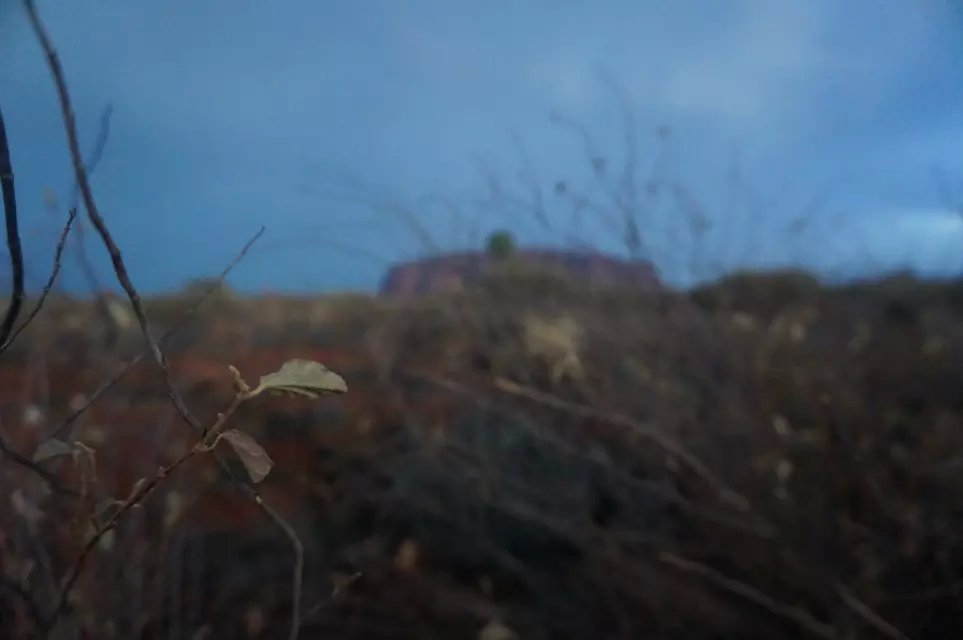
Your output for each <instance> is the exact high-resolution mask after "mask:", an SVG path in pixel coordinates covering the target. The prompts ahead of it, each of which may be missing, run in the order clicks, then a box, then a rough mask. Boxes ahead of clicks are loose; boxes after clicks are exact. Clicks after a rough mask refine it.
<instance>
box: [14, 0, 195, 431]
mask: <svg viewBox="0 0 963 640" xmlns="http://www.w3.org/2000/svg"><path fill="white" fill-rule="evenodd" d="M24 5H25V6H26V8H27V13H28V15H29V17H30V23H31V25H32V26H33V29H34V32H35V34H36V36H37V38H38V40H39V41H40V44H41V46H42V47H43V50H44V53H45V54H46V57H47V63H48V65H49V67H50V72H51V74H52V75H53V79H54V83H55V85H56V87H57V94H58V96H59V98H60V108H61V112H62V115H63V120H64V126H65V128H66V130H67V143H68V146H69V148H70V157H71V159H72V161H73V165H74V174H75V177H76V180H77V185H78V186H79V188H80V195H81V198H82V199H83V202H84V207H85V208H86V209H87V216H88V217H89V218H90V222H91V223H92V224H93V225H94V228H95V229H96V230H97V233H98V234H99V235H100V238H101V240H102V241H103V243H104V246H105V247H106V248H107V252H108V253H109V254H110V260H111V263H112V264H113V266H114V273H115V274H116V276H117V280H118V282H120V285H121V287H123V289H124V292H125V293H126V294H127V297H128V298H129V299H130V303H131V306H133V308H134V313H135V315H136V316H137V321H138V324H139V325H140V330H141V333H142V334H143V336H144V340H145V341H146V342H147V346H148V348H149V349H150V352H151V355H152V356H153V358H154V361H155V362H156V363H157V365H158V366H159V367H160V368H161V370H162V371H163V373H164V381H165V383H166V384H167V389H168V397H169V398H170V400H171V402H172V403H173V404H174V408H175V409H177V412H178V414H180V416H181V417H182V418H183V419H184V421H185V422H187V423H188V424H190V425H191V426H192V427H194V428H195V429H201V428H203V427H202V426H201V424H200V422H199V421H198V420H197V418H195V417H194V416H193V415H191V413H190V411H189V410H188V408H187V406H186V405H185V404H184V399H183V398H182V397H181V394H180V392H179V391H178V390H177V387H176V386H175V384H174V380H173V378H172V376H171V372H170V365H169V363H168V362H167V357H166V356H165V355H164V352H163V351H162V350H161V348H160V345H159V344H158V343H157V340H156V339H155V338H154V335H153V332H152V329H151V325H150V320H149V319H148V318H147V313H146V312H145V310H144V305H143V302H142V301H141V299H140V294H139V293H138V292H137V289H135V288H134V284H133V283H132V282H131V279H130V275H129V274H128V272H127V265H126V264H124V259H123V257H122V255H121V251H120V247H118V246H117V243H116V242H114V238H113V236H112V235H111V233H110V230H109V229H108V228H107V224H106V222H104V218H103V216H101V214H100V210H99V209H98V208H97V202H96V201H95V200H94V194H93V190H92V189H91V187H90V181H89V180H88V179H87V170H86V168H85V167H84V161H83V158H82V157H81V154H80V143H79V142H78V138H77V123H76V118H75V117H74V111H73V107H72V106H71V103H70V94H69V93H68V92H67V84H66V81H65V80H64V74H63V69H62V67H61V65H60V59H59V57H58V56H57V52H56V50H55V49H54V47H53V44H52V43H51V41H50V38H49V36H48V35H47V32H46V29H45V28H44V26H43V24H42V23H41V22H40V16H39V15H38V14H37V8H36V6H35V4H34V0H24Z"/></svg>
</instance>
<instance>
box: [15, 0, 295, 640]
mask: <svg viewBox="0 0 963 640" xmlns="http://www.w3.org/2000/svg"><path fill="white" fill-rule="evenodd" d="M23 1H24V6H25V7H26V9H27V13H28V15H29V17H30V22H31V25H32V26H33V29H34V32H35V33H36V35H37V38H38V39H39V40H40V43H41V45H42V47H43V50H44V53H45V54H46V57H47V62H48V65H49V67H50V71H51V74H52V75H53V78H54V82H55V84H56V87H57V93H58V96H59V98H60V106H61V111H62V114H63V119H64V126H65V128H66V132H67V142H68V145H69V147H70V155H71V158H72V160H73V165H74V173H75V175H76V179H77V185H78V186H79V188H80V194H81V196H82V198H83V202H84V207H85V208H86V209H87V215H88V217H89V218H90V221H91V223H92V224H93V225H94V227H95V228H96V229H97V232H98V233H99V235H100V237H101V239H102V240H103V243H104V245H105V247H106V248H107V251H108V253H109V254H110V257H111V262H112V263H113V266H114V272H115V274H116V276H117V279H118V281H119V282H120V284H121V286H122V287H123V288H124V291H125V292H126V293H127V297H128V298H129V299H130V302H131V305H132V306H133V308H134V312H135V313H136V315H137V319H138V322H139V324H140V328H141V332H142V333H143V335H144V340H145V341H146V343H147V346H148V349H149V351H150V353H151V355H152V356H153V358H154V360H155V362H156V363H157V364H158V366H159V367H160V368H161V370H162V371H163V373H164V379H165V382H166V384H167V388H168V396H169V398H170V400H171V402H172V404H173V405H174V407H175V409H176V410H177V412H178V414H180V416H181V417H182V418H183V419H184V421H185V422H187V423H188V424H190V425H191V426H192V427H194V429H195V430H197V431H200V432H201V438H202V440H203V438H204V437H205V436H206V435H207V433H208V432H207V430H206V429H205V428H204V426H203V425H202V424H201V423H200V421H199V420H198V419H197V418H196V417H195V416H194V415H193V414H191V412H190V410H189V409H188V408H187V406H186V404H185V403H184V400H183V398H182V396H181V394H180V392H179V391H178V390H177V387H176V386H175V385H174V381H173V378H172V376H171V373H170V366H169V364H168V361H167V358H166V356H165V355H164V352H163V351H162V350H161V348H160V345H159V344H158V342H157V340H155V338H154V336H153V334H152V332H151V327H150V322H149V320H148V318H147V314H146V312H145V311H144V307H143V304H142V302H141V299H140V295H139V294H138V292H137V290H136V289H135V288H134V285H133V283H132V282H131V280H130V276H129V275H128V273H127V268H126V265H125V264H124V261H123V258H122V256H121V252H120V249H119V248H118V246H117V245H116V243H115V242H114V240H113V237H112V236H111V234H110V231H109V230H108V228H107V225H106V223H105V222H104V219H103V217H102V216H101V215H100V212H99V210H98V209H97V203H96V202H95V200H94V196H93V192H92V190H91V187H90V182H89V180H88V179H87V173H86V169H85V167H84V163H83V160H82V158H81V156H80V148H79V144H78V140H77V129H76V122H75V118H74V113H73V108H72V107H71V104H70V96H69V94H68V92H67V86H66V82H65V80H64V77H63V70H62V68H61V66H60V61H59V58H58V56H57V53H56V51H55V49H54V47H53V45H52V43H51V42H50V39H49V37H48V36H47V33H46V30H45V29H44V27H43V24H42V23H41V22H40V18H39V15H38V14H37V10H36V6H35V4H34V1H33V0H23ZM218 460H219V462H218V464H219V466H220V467H221V469H222V470H224V469H225V468H226V465H225V464H224V463H223V461H220V459H218ZM183 461H184V460H183V459H182V460H181V461H180V462H178V463H177V464H180V463H182V462H183ZM169 471H170V470H169ZM232 477H233V476H232ZM235 480H236V479H235ZM158 481H159V480H158ZM155 484H156V483H155ZM240 486H244V487H247V485H246V484H241V485H240ZM246 493H247V494H248V495H249V496H250V497H251V498H252V500H254V502H255V503H256V504H258V506H260V507H261V509H262V510H264V511H265V513H266V514H267V515H268V516H269V517H270V518H271V519H272V520H273V521H274V522H275V523H277V524H278V525H279V526H281V528H282V529H283V530H284V531H285V534H287V535H288V537H289V539H290V540H291V541H292V546H293V548H294V551H295V555H296V562H295V578H294V585H293V586H294V587H295V589H296V591H295V593H294V595H293V598H294V600H293V604H294V606H293V609H294V611H293V613H292V625H291V626H292V628H291V631H290V636H289V637H290V639H291V640H296V638H297V637H298V634H299V633H300V602H301V575H302V572H303V545H302V544H301V541H300V540H299V539H298V537H297V534H296V533H295V531H294V529H293V528H291V527H290V525H288V524H287V523H286V522H285V521H284V519H283V518H281V516H280V515H278V514H277V513H276V512H274V511H273V510H272V509H270V507H268V505H266V504H265V503H264V502H263V500H261V499H260V496H259V495H258V494H257V492H256V491H255V490H254V489H253V488H250V487H247V489H246ZM94 544H96V541H94ZM88 553H89V551H88ZM78 564H82V560H81V562H80V563H78ZM78 574H79V571H78ZM73 581H76V577H74V578H73ZM69 584H70V585H71V586H72V582H71V583H69ZM68 595H69V591H68V590H67V589H65V591H64V594H63V597H62V602H61V606H60V607H58V612H59V611H62V610H63V606H65V605H66V599H67V597H68Z"/></svg>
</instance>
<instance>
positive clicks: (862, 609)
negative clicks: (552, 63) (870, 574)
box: [836, 585, 910, 640]
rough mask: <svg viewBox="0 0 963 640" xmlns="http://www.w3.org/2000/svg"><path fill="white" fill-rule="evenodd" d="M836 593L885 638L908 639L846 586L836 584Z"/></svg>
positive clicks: (908, 639)
mask: <svg viewBox="0 0 963 640" xmlns="http://www.w3.org/2000/svg"><path fill="white" fill-rule="evenodd" d="M836 593H838V594H839V597H840V598H842V599H843V603H845V604H846V606H847V607H849V608H850V609H852V610H853V611H855V612H856V614H857V615H859V617H860V618H862V619H863V620H865V621H866V622H867V623H869V625H870V626H872V627H873V628H874V629H876V630H877V631H879V632H880V633H881V634H883V635H884V636H886V637H887V638H893V640H910V638H909V636H907V635H906V634H905V633H903V632H902V631H900V630H899V629H897V628H896V627H894V626H893V625H892V624H890V623H889V622H886V621H885V620H883V618H881V617H880V615H879V614H878V613H876V612H875V611H873V610H872V609H871V608H870V607H869V605H868V604H866V603H865V602H863V601H862V600H860V599H859V598H857V597H856V596H854V595H853V594H852V593H850V592H849V590H848V589H846V587H844V586H842V585H836Z"/></svg>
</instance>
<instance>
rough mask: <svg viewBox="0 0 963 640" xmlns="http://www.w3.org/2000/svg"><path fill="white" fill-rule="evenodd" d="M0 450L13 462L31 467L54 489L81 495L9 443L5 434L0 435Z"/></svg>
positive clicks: (27, 467)
mask: <svg viewBox="0 0 963 640" xmlns="http://www.w3.org/2000/svg"><path fill="white" fill-rule="evenodd" d="M0 452H2V453H3V454H4V455H5V456H7V457H8V458H10V460H11V461H12V462H14V463H16V464H18V465H20V466H21V467H23V468H25V469H29V470H30V471H32V472H33V473H35V474H36V475H38V476H40V478H42V479H43V480H44V482H46V483H47V484H48V485H49V486H50V488H51V489H52V490H53V491H55V492H57V493H60V494H63V495H68V496H73V497H76V496H79V495H80V494H79V493H77V492H76V491H74V490H73V489H68V488H67V487H65V486H63V485H62V484H60V481H59V480H58V479H57V477H56V476H55V475H54V474H52V473H51V472H49V471H47V470H46V469H44V468H43V467H41V466H40V465H39V464H37V463H36V462H34V461H33V460H31V459H30V458H28V457H26V456H24V455H22V454H20V453H19V452H17V451H16V450H15V449H14V448H13V447H11V446H10V445H9V444H7V442H6V440H4V438H3V436H0Z"/></svg>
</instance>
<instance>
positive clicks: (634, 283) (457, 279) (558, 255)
mask: <svg viewBox="0 0 963 640" xmlns="http://www.w3.org/2000/svg"><path fill="white" fill-rule="evenodd" d="M511 261H512V263H514V264H522V265H526V266H533V267H535V268H539V267H544V268H548V269H553V270H557V271H561V272H562V273H564V274H566V275H570V276H572V277H575V278H579V279H583V280H585V281H586V283H588V284H591V285H603V286H625V287H632V288H637V289H641V290H653V289H661V288H662V286H663V285H662V282H661V281H660V280H659V277H658V275H657V274H656V271H655V269H654V267H653V266H652V264H651V263H649V262H646V261H642V260H620V259H618V258H615V257H612V256H606V255H603V254H598V253H589V252H574V251H563V250H551V249H537V250H536V249H531V250H517V251H515V252H514V253H513V255H512V257H511ZM504 263H505V260H504V259H503V258H499V257H495V256H492V255H490V254H487V253H484V252H474V251H473V252H462V253H449V254H444V255H440V256H432V257H427V258H422V259H419V260H413V261H410V262H404V263H401V264H398V265H395V266H394V267H392V268H391V269H389V270H388V272H387V273H386V274H385V276H384V278H383V279H382V282H381V287H380V291H379V292H380V294H381V295H393V296H414V295H422V294H426V293H441V292H454V291H461V290H463V289H464V288H465V287H467V286H469V285H471V284H473V283H476V282H478V281H479V280H481V279H482V278H483V277H485V275H487V274H489V273H491V269H492V267H494V266H497V265H502V264H504Z"/></svg>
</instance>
